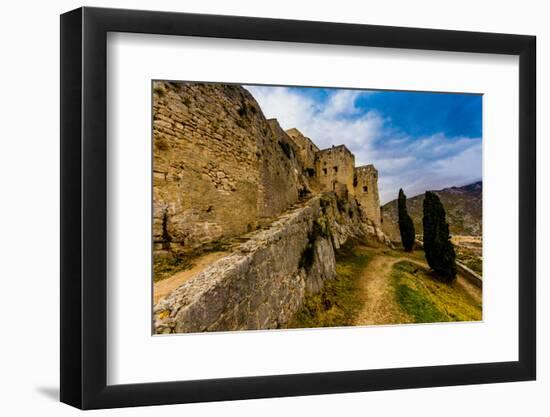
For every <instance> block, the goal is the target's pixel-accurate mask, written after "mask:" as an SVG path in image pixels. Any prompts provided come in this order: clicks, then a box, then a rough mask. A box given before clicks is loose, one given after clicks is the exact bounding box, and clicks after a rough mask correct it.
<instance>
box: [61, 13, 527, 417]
mask: <svg viewBox="0 0 550 417" xmlns="http://www.w3.org/2000/svg"><path fill="white" fill-rule="evenodd" d="M108 32H131V33H146V34H162V35H176V36H177V35H186V36H199V37H215V38H235V39H253V40H266V41H285V42H304V43H317V44H331V45H356V46H371V47H383V48H404V49H420V50H440V51H457V52H477V53H490V54H507V55H517V56H519V103H518V109H519V110H518V111H519V132H518V138H519V155H518V158H519V277H520V279H519V293H518V297H519V360H518V361H514V362H496V363H477V364H467V365H445V366H427V367H426V366H424V367H412V368H398V369H376V370H357V371H342V372H326V373H309V374H293V375H273V376H255V377H239V378H225V379H209V380H199V381H173V382H162V383H141V384H131V385H130V384H129V385H112V386H109V385H107V383H106V376H107V368H106V367H107V343H106V342H107V334H106V329H107V304H106V299H107V273H106V270H107V269H106V267H107V259H106V258H107V251H106V247H107V181H108V178H107V139H106V127H107V111H106V95H107V91H106V90H107V87H106V86H107V82H106V81H107V73H106V60H107V54H106V46H107V41H106V39H107V33H108ZM535 51H536V38H535V37H534V36H524V35H510V34H494V33H480V32H461V31H449V30H432V29H416V28H403V27H387V26H372V25H357V24H340V23H322V22H311V21H293V20H278V19H265V18H251V17H233V16H216V15H198V14H184V13H169V12H152V11H136V10H119V9H102V8H88V7H84V8H80V9H77V10H73V11H71V12H68V13H65V14H63V15H61V54H60V56H61V311H60V313H61V401H62V402H64V403H67V404H70V405H72V406H75V407H78V408H82V409H94V408H112V407H125V406H143V405H157V404H175V403H190V402H201V401H219V400H237V399H250V398H265V397H282V396H298V395H313V394H328V393H344V392H357V391H376V390H388V389H402V388H421V387H435V386H449V385H463V384H482V383H496V382H507V381H525V380H533V379H535V377H536V314H535V311H536V304H535V302H536V297H535V293H536V283H535V280H536V276H535V273H536V271H535V265H536V262H535V257H536V255H535V254H536V175H535V174H536V157H535V156H536V145H535V134H536V132H535V122H536V119H535V117H536V116H535V108H536V91H535V87H536V81H535V80H536V77H535V75H536V72H535V67H536V65H535V62H536V56H535V54H536V52H535Z"/></svg>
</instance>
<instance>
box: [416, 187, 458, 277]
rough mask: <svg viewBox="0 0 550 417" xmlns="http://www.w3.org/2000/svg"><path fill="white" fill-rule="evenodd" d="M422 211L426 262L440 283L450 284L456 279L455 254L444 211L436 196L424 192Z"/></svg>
mask: <svg viewBox="0 0 550 417" xmlns="http://www.w3.org/2000/svg"><path fill="white" fill-rule="evenodd" d="M423 211H424V217H423V218H422V223H423V227H424V252H425V254H426V260H427V261H428V265H430V268H432V269H433V270H434V271H435V272H436V273H437V275H438V276H439V278H440V279H441V280H442V281H444V282H451V281H452V280H453V279H455V278H456V263H455V259H456V254H455V249H454V246H453V244H452V243H451V240H450V236H449V225H448V224H447V221H446V219H445V209H444V208H443V204H441V201H440V200H439V197H438V196H437V194H435V193H432V192H430V191H426V195H425V198H424V207H423Z"/></svg>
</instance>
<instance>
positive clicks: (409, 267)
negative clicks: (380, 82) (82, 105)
mask: <svg viewBox="0 0 550 417" xmlns="http://www.w3.org/2000/svg"><path fill="white" fill-rule="evenodd" d="M151 89H152V91H151V94H152V120H153V131H152V155H153V201H152V207H153V219H152V229H153V246H152V248H153V253H152V260H153V271H152V281H153V282H152V288H153V291H152V298H153V300H152V304H153V333H154V334H169V333H198V332H214V331H242V330H269V329H296V328H297V329H306V328H320V327H342V326H370V325H399V324H411V323H442V322H461V321H479V320H482V274H483V270H482V264H483V262H482V260H483V259H482V247H483V241H482V232H483V226H482V191H483V186H482V95H479V94H468V93H441V92H414V91H391V90H367V89H344V88H325V87H322V88H320V87H292V86H268V85H246V84H242V85H240V84H224V83H203V82H189V81H162V80H158V81H153V82H152V87H151Z"/></svg>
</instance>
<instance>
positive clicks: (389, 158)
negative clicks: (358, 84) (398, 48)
mask: <svg viewBox="0 0 550 417" xmlns="http://www.w3.org/2000/svg"><path fill="white" fill-rule="evenodd" d="M245 87H246V88H247V89H248V90H249V91H250V92H251V93H252V95H253V96H254V98H255V99H256V100H257V101H258V103H259V104H260V107H261V108H262V111H263V112H264V114H265V116H266V117H268V118H271V117H275V118H277V119H278V120H279V123H280V124H281V126H282V127H283V128H284V129H290V128H291V127H295V128H297V129H298V130H300V131H301V132H302V133H303V134H304V135H305V136H308V137H309V138H311V139H312V140H313V141H314V142H315V143H316V144H317V145H318V146H319V147H320V148H326V147H329V146H332V145H340V144H345V145H346V146H347V147H348V148H349V149H350V150H351V151H352V152H353V153H354V154H355V161H356V165H364V164H371V163H372V164H374V165H375V166H376V168H377V169H378V172H379V184H378V186H379V191H380V200H381V203H382V204H384V203H386V202H388V201H390V200H393V199H394V198H396V197H397V192H398V190H399V188H403V190H404V191H405V193H406V194H407V195H408V196H411V197H412V196H414V195H417V194H420V193H423V192H424V191H426V190H436V189H441V188H444V187H449V186H453V185H456V186H460V185H464V184H468V183H471V182H474V181H478V180H480V179H481V175H482V162H481V161H482V154H481V152H482V96H481V95H472V94H454V93H428V92H405V91H376V90H346V89H328V88H307V87H268V86H245Z"/></svg>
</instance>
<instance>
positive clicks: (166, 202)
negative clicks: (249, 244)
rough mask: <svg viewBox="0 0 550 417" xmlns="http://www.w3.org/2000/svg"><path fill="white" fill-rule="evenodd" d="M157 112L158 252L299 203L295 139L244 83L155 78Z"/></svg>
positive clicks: (238, 228) (190, 245) (221, 234)
mask: <svg viewBox="0 0 550 417" xmlns="http://www.w3.org/2000/svg"><path fill="white" fill-rule="evenodd" d="M153 115H154V119H153V194H154V197H153V201H154V203H153V241H154V251H155V254H156V255H162V254H169V253H180V252H187V251H192V250H194V249H196V248H199V247H201V246H202V245H205V244H207V243H209V242H213V241H217V240H220V239H223V238H227V237H231V236H238V235H241V234H243V233H247V232H250V231H252V230H255V229H256V228H257V227H258V226H259V225H260V223H261V222H262V220H266V221H267V220H268V219H269V218H271V217H273V216H276V215H278V214H280V213H281V212H283V211H284V210H286V209H287V208H288V207H289V206H290V205H291V204H293V203H295V202H296V201H297V200H298V195H299V190H300V187H303V186H304V185H303V181H302V175H301V173H300V172H299V163H298V161H297V160H296V158H295V156H294V152H295V151H294V149H293V146H294V143H293V142H292V140H291V139H290V138H289V137H288V136H287V135H286V134H284V132H282V129H280V128H279V129H280V131H281V132H282V134H280V135H275V134H274V131H273V129H272V126H270V124H268V123H267V121H266V120H265V117H264V116H263V114H262V111H261V109H260V107H259V106H258V104H257V103H256V101H255V100H254V98H253V97H252V96H251V95H250V93H248V91H247V90H245V89H244V88H242V87H240V86H232V85H208V84H196V83H170V82H164V81H156V82H154V84H153Z"/></svg>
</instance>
